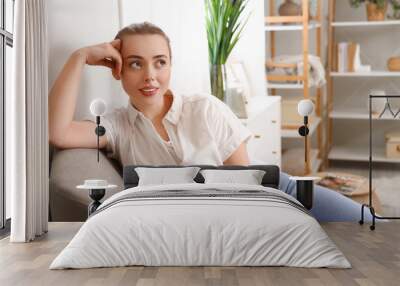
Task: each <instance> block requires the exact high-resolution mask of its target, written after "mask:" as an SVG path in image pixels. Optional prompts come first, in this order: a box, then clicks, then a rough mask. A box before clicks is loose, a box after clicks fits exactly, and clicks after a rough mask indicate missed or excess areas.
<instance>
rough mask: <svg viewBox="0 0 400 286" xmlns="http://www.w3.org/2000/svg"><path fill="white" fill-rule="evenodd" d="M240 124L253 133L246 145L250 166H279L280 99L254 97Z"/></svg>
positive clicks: (275, 97) (276, 97)
mask: <svg viewBox="0 0 400 286" xmlns="http://www.w3.org/2000/svg"><path fill="white" fill-rule="evenodd" d="M247 110H248V118H246V119H241V121H242V123H243V124H244V125H245V126H246V127H247V128H248V129H249V130H250V131H251V132H252V133H253V137H252V138H251V139H250V140H249V142H248V144H247V151H248V153H249V157H250V163H251V164H268V165H269V164H271V165H278V166H279V167H280V166H281V97H280V96H256V97H252V98H251V99H250V102H249V103H248V105H247Z"/></svg>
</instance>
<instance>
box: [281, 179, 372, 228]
mask: <svg viewBox="0 0 400 286" xmlns="http://www.w3.org/2000/svg"><path fill="white" fill-rule="evenodd" d="M279 189H280V190H281V191H283V192H285V193H287V194H289V195H291V196H292V197H294V198H296V181H295V180H293V179H290V176H289V175H288V174H286V173H282V172H281V175H280V182H279ZM310 211H311V213H312V214H313V216H314V217H315V218H316V219H317V220H318V221H320V222H323V221H325V222H328V221H359V220H360V218H361V204H359V203H357V202H354V201H353V200H351V199H349V198H347V197H345V196H343V195H342V194H340V193H338V192H335V191H333V190H330V189H328V188H324V187H321V186H318V185H315V186H314V203H313V207H312V209H311V210H310ZM364 220H365V221H367V222H368V221H371V220H372V215H371V213H370V211H369V209H368V208H364Z"/></svg>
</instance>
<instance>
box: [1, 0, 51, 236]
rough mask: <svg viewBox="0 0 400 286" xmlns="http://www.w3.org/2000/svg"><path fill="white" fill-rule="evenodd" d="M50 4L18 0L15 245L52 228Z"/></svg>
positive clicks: (10, 111) (9, 116)
mask: <svg viewBox="0 0 400 286" xmlns="http://www.w3.org/2000/svg"><path fill="white" fill-rule="evenodd" d="M45 2H46V1H45V0H21V1H15V10H14V11H15V18H14V21H15V22H14V27H15V33H14V48H13V56H14V72H13V92H12V93H11V96H10V97H9V98H6V102H7V101H8V105H7V106H8V107H9V108H7V111H6V136H7V140H6V150H7V154H6V164H7V169H8V172H7V173H6V182H7V187H9V188H10V189H11V194H12V195H11V205H12V206H11V237H10V241H12V242H28V241H31V240H33V239H34V238H35V237H36V236H40V235H42V234H43V233H45V232H47V227H48V185H49V184H48V173H49V171H48V170H49V168H48V164H49V163H48V159H49V158H48V157H49V153H48V135H47V116H48V113H47V94H48V79H47V78H48V72H47V68H48V60H47V58H48V51H47V18H46V17H47V14H46V3H45Z"/></svg>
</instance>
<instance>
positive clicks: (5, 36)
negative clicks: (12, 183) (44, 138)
mask: <svg viewBox="0 0 400 286" xmlns="http://www.w3.org/2000/svg"><path fill="white" fill-rule="evenodd" d="M13 30H14V0H0V95H1V97H0V228H1V229H2V230H4V229H5V226H6V225H7V226H8V227H9V218H10V216H11V211H10V203H11V202H10V194H9V193H8V192H7V191H6V189H5V180H4V179H5V174H4V173H5V162H4V160H5V150H4V148H5V134H4V131H5V110H4V108H5V98H6V95H7V94H8V93H10V92H11V67H12V65H13V62H12V47H13ZM6 222H7V223H6ZM2 232H3V231H2ZM2 232H0V235H1V233H2Z"/></svg>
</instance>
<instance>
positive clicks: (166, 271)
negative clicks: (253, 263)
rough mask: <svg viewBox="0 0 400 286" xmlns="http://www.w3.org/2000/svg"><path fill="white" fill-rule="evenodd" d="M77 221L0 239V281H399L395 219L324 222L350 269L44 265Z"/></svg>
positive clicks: (144, 284) (71, 285)
mask: <svg viewBox="0 0 400 286" xmlns="http://www.w3.org/2000/svg"><path fill="white" fill-rule="evenodd" d="M80 226H81V223H50V226H49V233H48V234H47V235H45V236H43V237H42V238H39V239H37V240H35V241H34V242H32V243H9V239H8V238H5V239H3V240H1V241H0V285H1V286H8V285H12V286H17V285H32V286H34V285H52V286H61V285H68V286H75V285H137V286H138V285H140V286H150V285H151V286H152V285H167V286H179V285H227V286H232V285H246V286H247V285H252V286H253V285H255V286H261V285H290V286H292V285H346V286H351V285H365V286H367V285H368V286H370V285H384V286H390V285H400V275H399V273H400V223H396V222H385V223H383V222H380V223H379V224H378V225H377V229H376V230H375V231H370V230H369V228H368V226H367V225H364V226H360V225H358V224H357V223H329V224H324V225H323V227H324V229H325V230H326V232H327V233H328V234H329V236H330V237H331V239H332V240H333V241H334V242H335V243H336V244H337V246H338V247H339V248H340V249H341V250H342V251H343V253H344V254H345V255H346V257H347V258H348V259H349V261H350V262H351V264H352V266H353V268H352V269H348V270H341V269H305V268H289V267H120V268H100V269H86V270H48V267H49V265H50V263H51V261H52V260H53V259H54V258H55V256H56V255H57V254H58V253H59V252H60V251H61V250H62V249H63V247H65V245H66V244H67V243H68V241H69V240H70V239H71V238H72V237H73V235H74V234H75V233H76V231H77V230H78V229H79V227H80Z"/></svg>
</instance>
